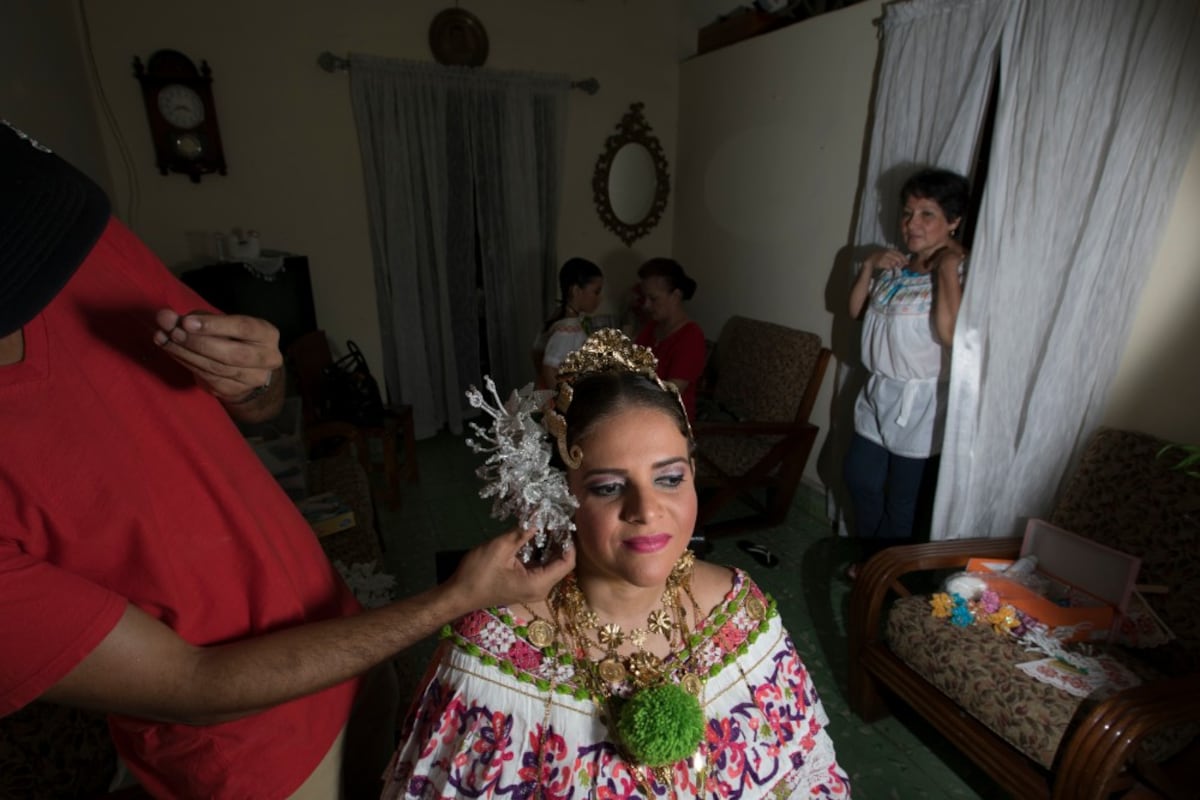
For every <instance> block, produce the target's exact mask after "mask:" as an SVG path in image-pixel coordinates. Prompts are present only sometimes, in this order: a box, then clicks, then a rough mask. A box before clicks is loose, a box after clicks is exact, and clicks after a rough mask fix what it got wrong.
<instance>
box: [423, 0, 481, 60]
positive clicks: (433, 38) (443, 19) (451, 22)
mask: <svg viewBox="0 0 1200 800" xmlns="http://www.w3.org/2000/svg"><path fill="white" fill-rule="evenodd" d="M429 49H430V50H432V51H433V57H434V58H435V59H437V61H438V63H439V64H447V65H453V66H462V67H482V66H483V64H484V62H486V61H487V57H488V37H487V31H486V30H484V28H483V23H482V22H480V21H479V18H478V17H476V16H475V15H474V14H472V13H471V12H470V11H466V10H465V9H461V8H447V9H445V10H444V11H439V12H438V14H437V16H436V17H434V18H433V22H431V23H430V24H429Z"/></svg>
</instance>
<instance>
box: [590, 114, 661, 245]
mask: <svg viewBox="0 0 1200 800" xmlns="http://www.w3.org/2000/svg"><path fill="white" fill-rule="evenodd" d="M643 107H644V105H643V104H642V103H631V104H630V106H629V111H627V112H625V116H623V117H622V118H621V122H620V123H619V124H618V125H617V132H616V133H614V134H613V135H611V136H609V137H608V139H606V140H605V142H604V152H602V153H601V154H600V157H599V158H597V159H596V171H595V173H593V175H592V200H593V202H594V203H595V204H596V213H597V214H599V215H600V222H601V223H602V224H603V225H604V227H606V228H608V229H609V230H610V231H612V232H613V233H615V234H616V235H617V237H618V238H619V239H620V240H621V241H622V242H624V243H625V246H626V247H630V246H632V245H633V243H634V242H636V241H637V240H638V239H640V238H642V237H643V236H645V235H647V234H648V233H650V231H652V230H654V226H655V225H657V224H658V222H659V220H660V219H662V215H663V211H664V210H665V209H666V207H667V198H668V196H669V195H670V193H671V176H670V173H669V171H668V167H667V157H666V155H665V154H664V153H663V149H662V144H660V143H659V141H658V137H657V136H655V135H654V134H653V133H652V132H651V128H650V123H648V122H646V118H645V117H643V116H642V108H643ZM630 144H636V145H641V146H642V147H644V148H645V150H646V153H648V154H649V158H650V160H651V162H652V163H653V169H654V186H653V187H652V189H651V191H652V192H653V195H652V198H648V199H649V210H647V211H646V213H645V215H644V216H642V217H641V218H639V219H635V220H625V219H622V218H621V217H620V216H618V215H617V212H616V211H614V210H613V191H614V186H613V184H612V172H613V162H614V161H615V160H616V159H617V154H618V153H620V152H621V150H622V148H624V147H626V146H627V145H630ZM627 160H628V159H627Z"/></svg>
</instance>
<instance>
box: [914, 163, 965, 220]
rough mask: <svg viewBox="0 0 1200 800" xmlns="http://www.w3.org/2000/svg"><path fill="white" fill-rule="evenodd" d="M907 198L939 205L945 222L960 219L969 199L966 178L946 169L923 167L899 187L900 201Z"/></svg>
mask: <svg viewBox="0 0 1200 800" xmlns="http://www.w3.org/2000/svg"><path fill="white" fill-rule="evenodd" d="M909 198H921V199H925V200H932V201H933V202H935V203H937V204H938V206H940V207H941V209H942V213H943V214H945V215H946V221H947V222H954V220H956V219H962V218H963V215H965V214H966V213H967V204H968V203H970V201H971V187H970V184H968V183H967V179H966V178H964V177H963V176H962V175H959V174H958V173H957V172H951V171H950V170H946V169H923V170H921V171H920V172H918V173H917V174H916V175H913V176H912V177H911V178H909V179H908V180H906V181H905V182H904V186H902V187H900V202H901V203H903V202H905V201H906V200H908V199H909Z"/></svg>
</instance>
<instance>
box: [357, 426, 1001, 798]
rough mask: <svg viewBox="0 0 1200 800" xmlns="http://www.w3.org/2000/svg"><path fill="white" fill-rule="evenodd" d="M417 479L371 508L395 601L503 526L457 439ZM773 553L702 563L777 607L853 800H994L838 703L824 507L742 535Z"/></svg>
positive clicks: (839, 557)
mask: <svg viewBox="0 0 1200 800" xmlns="http://www.w3.org/2000/svg"><path fill="white" fill-rule="evenodd" d="M417 460H418V463H419V465H420V473H421V479H420V482H419V483H417V484H406V485H404V487H403V492H402V498H401V502H400V507H399V508H398V509H397V510H394V511H393V510H389V509H387V508H384V507H382V505H380V507H379V509H378V516H379V525H380V531H381V537H382V539H383V542H384V545H385V548H386V550H385V568H386V569H387V571H389V572H390V573H391V574H392V575H394V576H395V577H396V579H397V584H398V586H397V588H398V591H399V592H400V593H402V594H408V593H412V592H417V591H420V590H421V589H424V588H427V587H429V586H432V585H433V583H434V576H435V567H434V553H435V552H436V551H439V550H447V549H457V548H467V547H471V546H472V545H474V544H476V543H478V542H479V541H481V540H482V539H483V538H484V537H485V536H487V535H489V534H492V533H496V532H498V531H500V530H503V529H504V526H503V525H501V524H500V523H498V522H496V521H495V520H493V519H491V517H490V516H489V513H488V512H489V509H490V505H489V502H488V501H484V500H481V499H479V496H478V495H479V489H480V486H481V484H480V481H479V480H478V479H477V478H476V477H475V475H474V470H475V468H476V467H477V466H478V465H479V464H480V463H481V457H480V456H477V455H476V454H474V453H472V452H471V451H470V450H469V449H468V448H467V446H466V444H465V443H464V441H463V439H462V438H461V437H455V436H452V435H450V434H447V433H442V434H439V435H438V436H436V437H434V438H432V439H427V440H425V441H422V442H418V446H417ZM751 536H752V538H754V539H755V540H756V541H759V542H761V543H762V544H764V545H766V546H767V547H768V548H770V549H771V550H772V552H774V553H775V554H776V555H778V556H779V561H780V563H779V564H778V565H777V566H775V567H771V568H767V567H762V566H760V565H758V564H757V563H756V562H755V561H754V559H753V558H751V557H750V556H749V555H747V554H745V553H743V552H742V551H741V550H739V549H738V548H737V540H738V539H739V538H743V537H738V536H734V537H732V538H731V539H720V540H717V541H716V542H715V546H714V548H713V551H712V552H711V553H710V554H709V555H708V556H707V558H708V560H710V561H713V562H716V563H723V564H728V565H731V566H737V567H741V568H743V569H745V570H746V571H747V572H749V573H750V574H751V575H752V576H753V577H754V579H755V580H756V581H757V582H758V584H759V585H760V586H762V587H763V589H765V590H766V591H768V592H770V593H771V594H772V595H773V596H774V597H775V599H776V601H777V602H778V604H779V609H780V613H781V614H782V616H783V620H784V623H785V624H786V625H787V627H788V630H789V631H790V633H791V635H792V639H793V641H795V643H796V647H797V648H798V649H799V651H800V654H801V655H802V656H803V658H804V661H805V663H806V664H807V666H808V669H809V671H810V672H811V673H812V675H813V678H814V680H815V682H816V685H817V687H818V689H819V691H820V692H821V698H822V701H823V703H824V704H825V710H826V712H827V713H828V714H829V718H830V728H829V731H830V735H831V736H832V737H833V741H834V744H835V746H836V747H837V751H838V760H839V761H840V762H841V764H842V766H843V767H844V768H845V769H846V771H847V772H848V773H849V775H850V778H851V781H852V786H853V796H854V797H855V798H856V800H885V799H888V800H890V799H891V798H898V799H899V800H907V798H987V800H992V798H1001V797H1004V794H1003V793H1002V792H1001V791H999V790H998V789H997V788H996V786H995V784H994V783H993V782H992V781H991V780H990V779H989V778H988V777H987V776H986V775H984V774H983V773H982V772H980V771H978V770H977V769H975V768H974V767H973V766H972V765H971V764H970V763H969V762H968V761H966V760H965V759H964V758H963V757H962V756H961V755H959V754H958V753H957V751H955V750H954V748H953V747H951V746H950V745H949V744H948V743H946V742H945V741H944V740H943V739H942V738H941V737H940V736H939V735H938V734H937V733H936V732H935V731H933V730H932V729H931V728H929V727H927V726H926V725H925V724H924V723H923V721H921V720H920V719H919V718H916V717H911V716H910V715H905V716H904V717H889V718H887V719H884V720H881V721H879V722H876V723H873V724H871V725H867V724H865V723H863V722H862V721H861V720H859V719H858V717H856V716H855V715H854V714H853V713H851V711H850V709H849V708H848V706H847V704H846V661H847V656H846V617H847V615H848V612H849V603H850V586H849V584H847V583H846V582H845V581H844V580H843V579H842V578H841V577H840V576H841V574H842V570H843V568H844V567H845V565H846V563H847V562H848V560H849V557H850V548H849V544H848V542H847V541H846V540H844V539H839V538H837V537H836V536H834V535H833V534H832V533H831V532H830V526H829V523H828V521H827V520H826V519H825V515H824V502H823V499H822V497H821V496H820V495H818V494H817V493H816V492H815V491H812V490H807V489H802V490H801V492H800V494H799V495H798V497H797V499H796V502H795V504H794V506H793V509H792V513H791V515H790V516H789V518H788V521H787V523H786V524H784V525H782V526H780V527H778V528H772V529H770V530H767V531H761V532H758V533H755V534H752V535H751ZM433 648H434V642H433V641H428V642H425V643H423V644H421V645H420V646H418V647H415V648H412V649H411V650H410V651H409V652H407V653H406V654H404V655H403V656H402V657H401V659H400V664H401V673H402V683H403V684H404V685H403V686H402V690H403V691H405V692H406V693H407V694H411V692H412V691H413V689H415V687H416V684H417V681H418V680H419V679H420V676H421V675H422V673H423V671H424V667H425V664H426V663H427V661H428V659H429V657H430V655H431V654H432V652H433Z"/></svg>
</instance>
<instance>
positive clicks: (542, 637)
mask: <svg viewBox="0 0 1200 800" xmlns="http://www.w3.org/2000/svg"><path fill="white" fill-rule="evenodd" d="M525 630H526V632H527V634H528V636H529V641H530V643H531V644H532V645H533V646H534V647H549V646H550V645H552V644H554V635H555V633H557V631H556V630H555V628H554V626H553V625H551V624H550V623H549V622H547V621H546V620H544V619H535V620H534V621H533V622H531V623H529V625H528V626H526V628H525Z"/></svg>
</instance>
